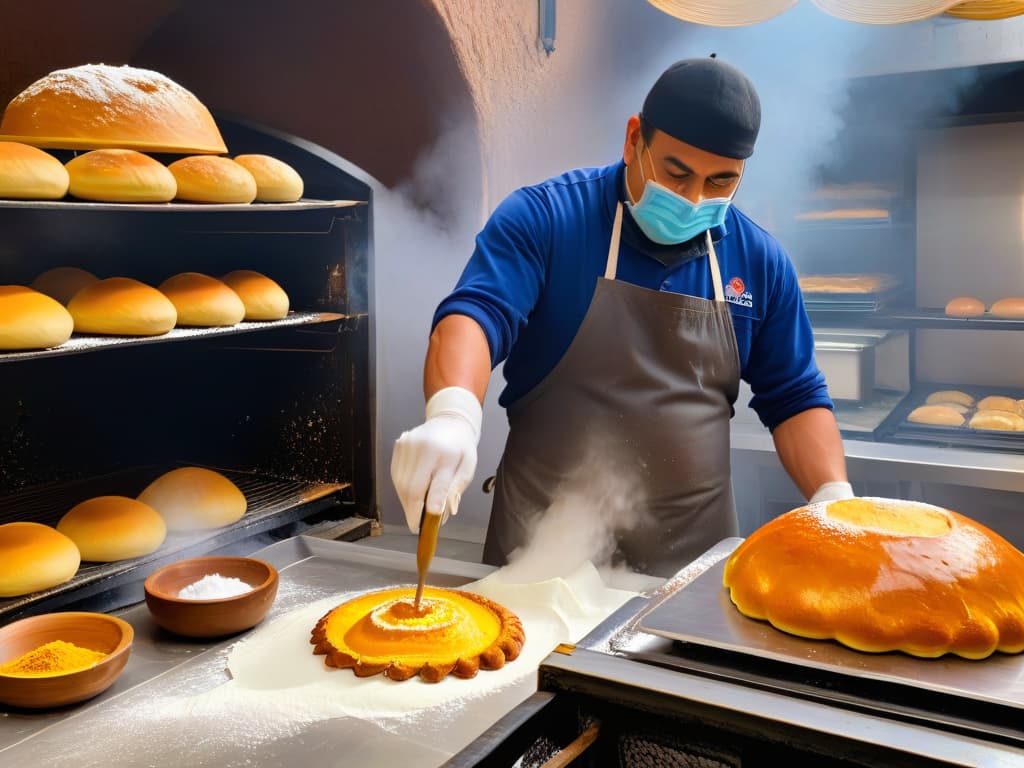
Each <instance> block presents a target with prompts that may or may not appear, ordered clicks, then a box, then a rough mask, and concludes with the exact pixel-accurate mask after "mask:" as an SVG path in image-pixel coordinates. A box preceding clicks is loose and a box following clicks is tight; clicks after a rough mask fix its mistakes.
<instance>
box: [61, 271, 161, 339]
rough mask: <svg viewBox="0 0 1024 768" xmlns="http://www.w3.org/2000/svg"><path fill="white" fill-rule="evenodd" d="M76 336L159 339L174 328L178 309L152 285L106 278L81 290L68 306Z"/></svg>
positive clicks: (128, 278) (123, 279) (125, 278)
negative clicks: (152, 337) (99, 335)
mask: <svg viewBox="0 0 1024 768" xmlns="http://www.w3.org/2000/svg"><path fill="white" fill-rule="evenodd" d="M68 311H69V312H71V316H72V317H74V318H75V330H76V331H78V332H79V333H105V334H112V335H120V336H159V335H160V334H163V333H167V332H168V331H169V330H171V328H173V327H174V324H175V322H177V319H178V313H177V310H175V308H174V304H172V303H171V300H170V299H168V298H167V297H166V296H164V295H163V294H162V293H160V291H158V290H157V289H156V288H153V287H152V286H149V285H146V284H145V283H140V282H139V281H138V280H132V279H131V278H130V277H108V278H107V279H106V280H100V281H99V282H97V283H93V284H92V285H89V286H86V287H85V288H83V289H82V290H80V291H79V292H78V293H77V294H75V297H74V298H73V299H72V300H71V301H70V302H69V303H68Z"/></svg>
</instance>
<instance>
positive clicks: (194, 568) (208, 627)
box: [145, 556, 278, 637]
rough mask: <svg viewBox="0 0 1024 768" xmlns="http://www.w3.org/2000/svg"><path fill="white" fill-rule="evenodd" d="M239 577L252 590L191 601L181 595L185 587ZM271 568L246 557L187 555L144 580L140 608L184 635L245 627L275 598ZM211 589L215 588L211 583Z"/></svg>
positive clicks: (220, 633)
mask: <svg viewBox="0 0 1024 768" xmlns="http://www.w3.org/2000/svg"><path fill="white" fill-rule="evenodd" d="M214 575H217V576H220V577H223V578H222V579H218V580H216V581H219V582H222V581H223V579H239V580H241V581H243V582H245V584H246V585H248V586H249V587H251V588H252V589H251V590H250V591H248V592H245V593H244V594H240V595H232V596H230V597H210V598H208V599H203V600H196V599H190V598H188V597H181V596H180V593H181V591H182V590H183V589H185V588H186V587H192V588H193V590H194V589H195V588H197V587H198V588H200V589H201V588H202V587H203V586H204V585H207V584H208V583H209V581H210V580H209V579H207V580H206V581H204V582H203V583H202V584H197V582H200V580H202V579H204V577H211V576H214ZM277 582H278V577H277V569H275V568H274V566H272V565H270V563H265V562H263V561H262V560H257V559H255V558H251V557H220V556H212V557H193V558H191V559H189V560H182V561H180V562H177V563H171V564H170V565H165V566H164V567H163V568H161V569H160V570H158V571H156V572H154V573H153V574H151V575H150V577H149V578H148V579H146V584H145V590H146V606H147V607H148V608H149V612H150V614H151V615H152V616H153V620H154V621H155V622H156V623H157V624H159V625H160V626H161V627H163V628H164V629H166V630H167V631H169V632H173V633H174V634H176V635H182V636H184V637H221V636H224V635H233V634H235V633H237V632H242V631H244V630H246V629H251V628H252V627H255V626H256V625H257V624H259V623H260V622H261V621H263V618H264V617H265V616H266V615H267V612H268V611H269V610H270V606H271V605H273V604H274V599H275V598H276V597H277ZM213 586H214V587H216V586H218V585H217V584H216V583H215V584H213Z"/></svg>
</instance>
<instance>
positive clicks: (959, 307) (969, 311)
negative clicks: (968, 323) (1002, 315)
mask: <svg viewBox="0 0 1024 768" xmlns="http://www.w3.org/2000/svg"><path fill="white" fill-rule="evenodd" d="M946 314H947V315H949V316H950V317H980V316H981V315H984V314H985V302H983V301H982V300H981V299H975V298H974V297H972V296H957V297H956V298H955V299H950V300H949V303H948V304H947V305H946Z"/></svg>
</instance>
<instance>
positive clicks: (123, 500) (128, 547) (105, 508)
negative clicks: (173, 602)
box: [57, 496, 167, 563]
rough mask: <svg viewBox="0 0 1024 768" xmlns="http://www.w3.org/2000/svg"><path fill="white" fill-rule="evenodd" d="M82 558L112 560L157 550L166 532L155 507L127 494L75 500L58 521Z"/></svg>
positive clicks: (62, 531) (58, 527)
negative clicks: (80, 501)
mask: <svg viewBox="0 0 1024 768" xmlns="http://www.w3.org/2000/svg"><path fill="white" fill-rule="evenodd" d="M57 530H58V531H60V532H61V533H63V534H64V535H65V536H67V537H68V538H69V539H71V540H72V541H73V542H75V545H76V546H77V547H78V551H79V552H81V553H82V559H83V560H90V561H93V562H98V563H112V562H114V561H116V560H128V559H129V558H132V557H142V556H143V555H148V554H149V553H150V552H154V551H156V550H157V549H158V548H159V547H160V545H161V544H163V543H164V538H166V536H167V526H166V524H165V523H164V519H163V518H162V517H160V515H158V514H157V513H156V510H154V509H153V508H152V507H149V506H147V505H146V504H143V503H142V502H141V501H136V500H135V499H129V498H128V497H127V496H97V497H95V498H92V499H87V500H86V501H83V502H82V503H80V504H76V505H75V506H73V507H72V508H71V509H70V510H68V511H67V513H65V515H64V517H62V518H61V519H60V522H59V523H57Z"/></svg>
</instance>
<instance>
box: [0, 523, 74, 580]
mask: <svg viewBox="0 0 1024 768" xmlns="http://www.w3.org/2000/svg"><path fill="white" fill-rule="evenodd" d="M81 559H82V558H81V555H80V554H79V553H78V547H76V546H75V543H74V542H73V541H71V539H69V538H68V537H67V536H65V535H64V534H63V533H60V532H59V531H56V530H54V529H53V528H51V527H50V526H48V525H42V524H41V523H7V524H6V525H0V597H18V596H19V595H27V594H29V593H31V592H38V591H40V590H43V589H50V588H51V587H56V586H57V585H58V584H63V583H64V582H65V581H67V580H68V579H70V578H71V577H72V576H74V575H75V574H76V573H77V572H78V566H79V565H80V563H81Z"/></svg>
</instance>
